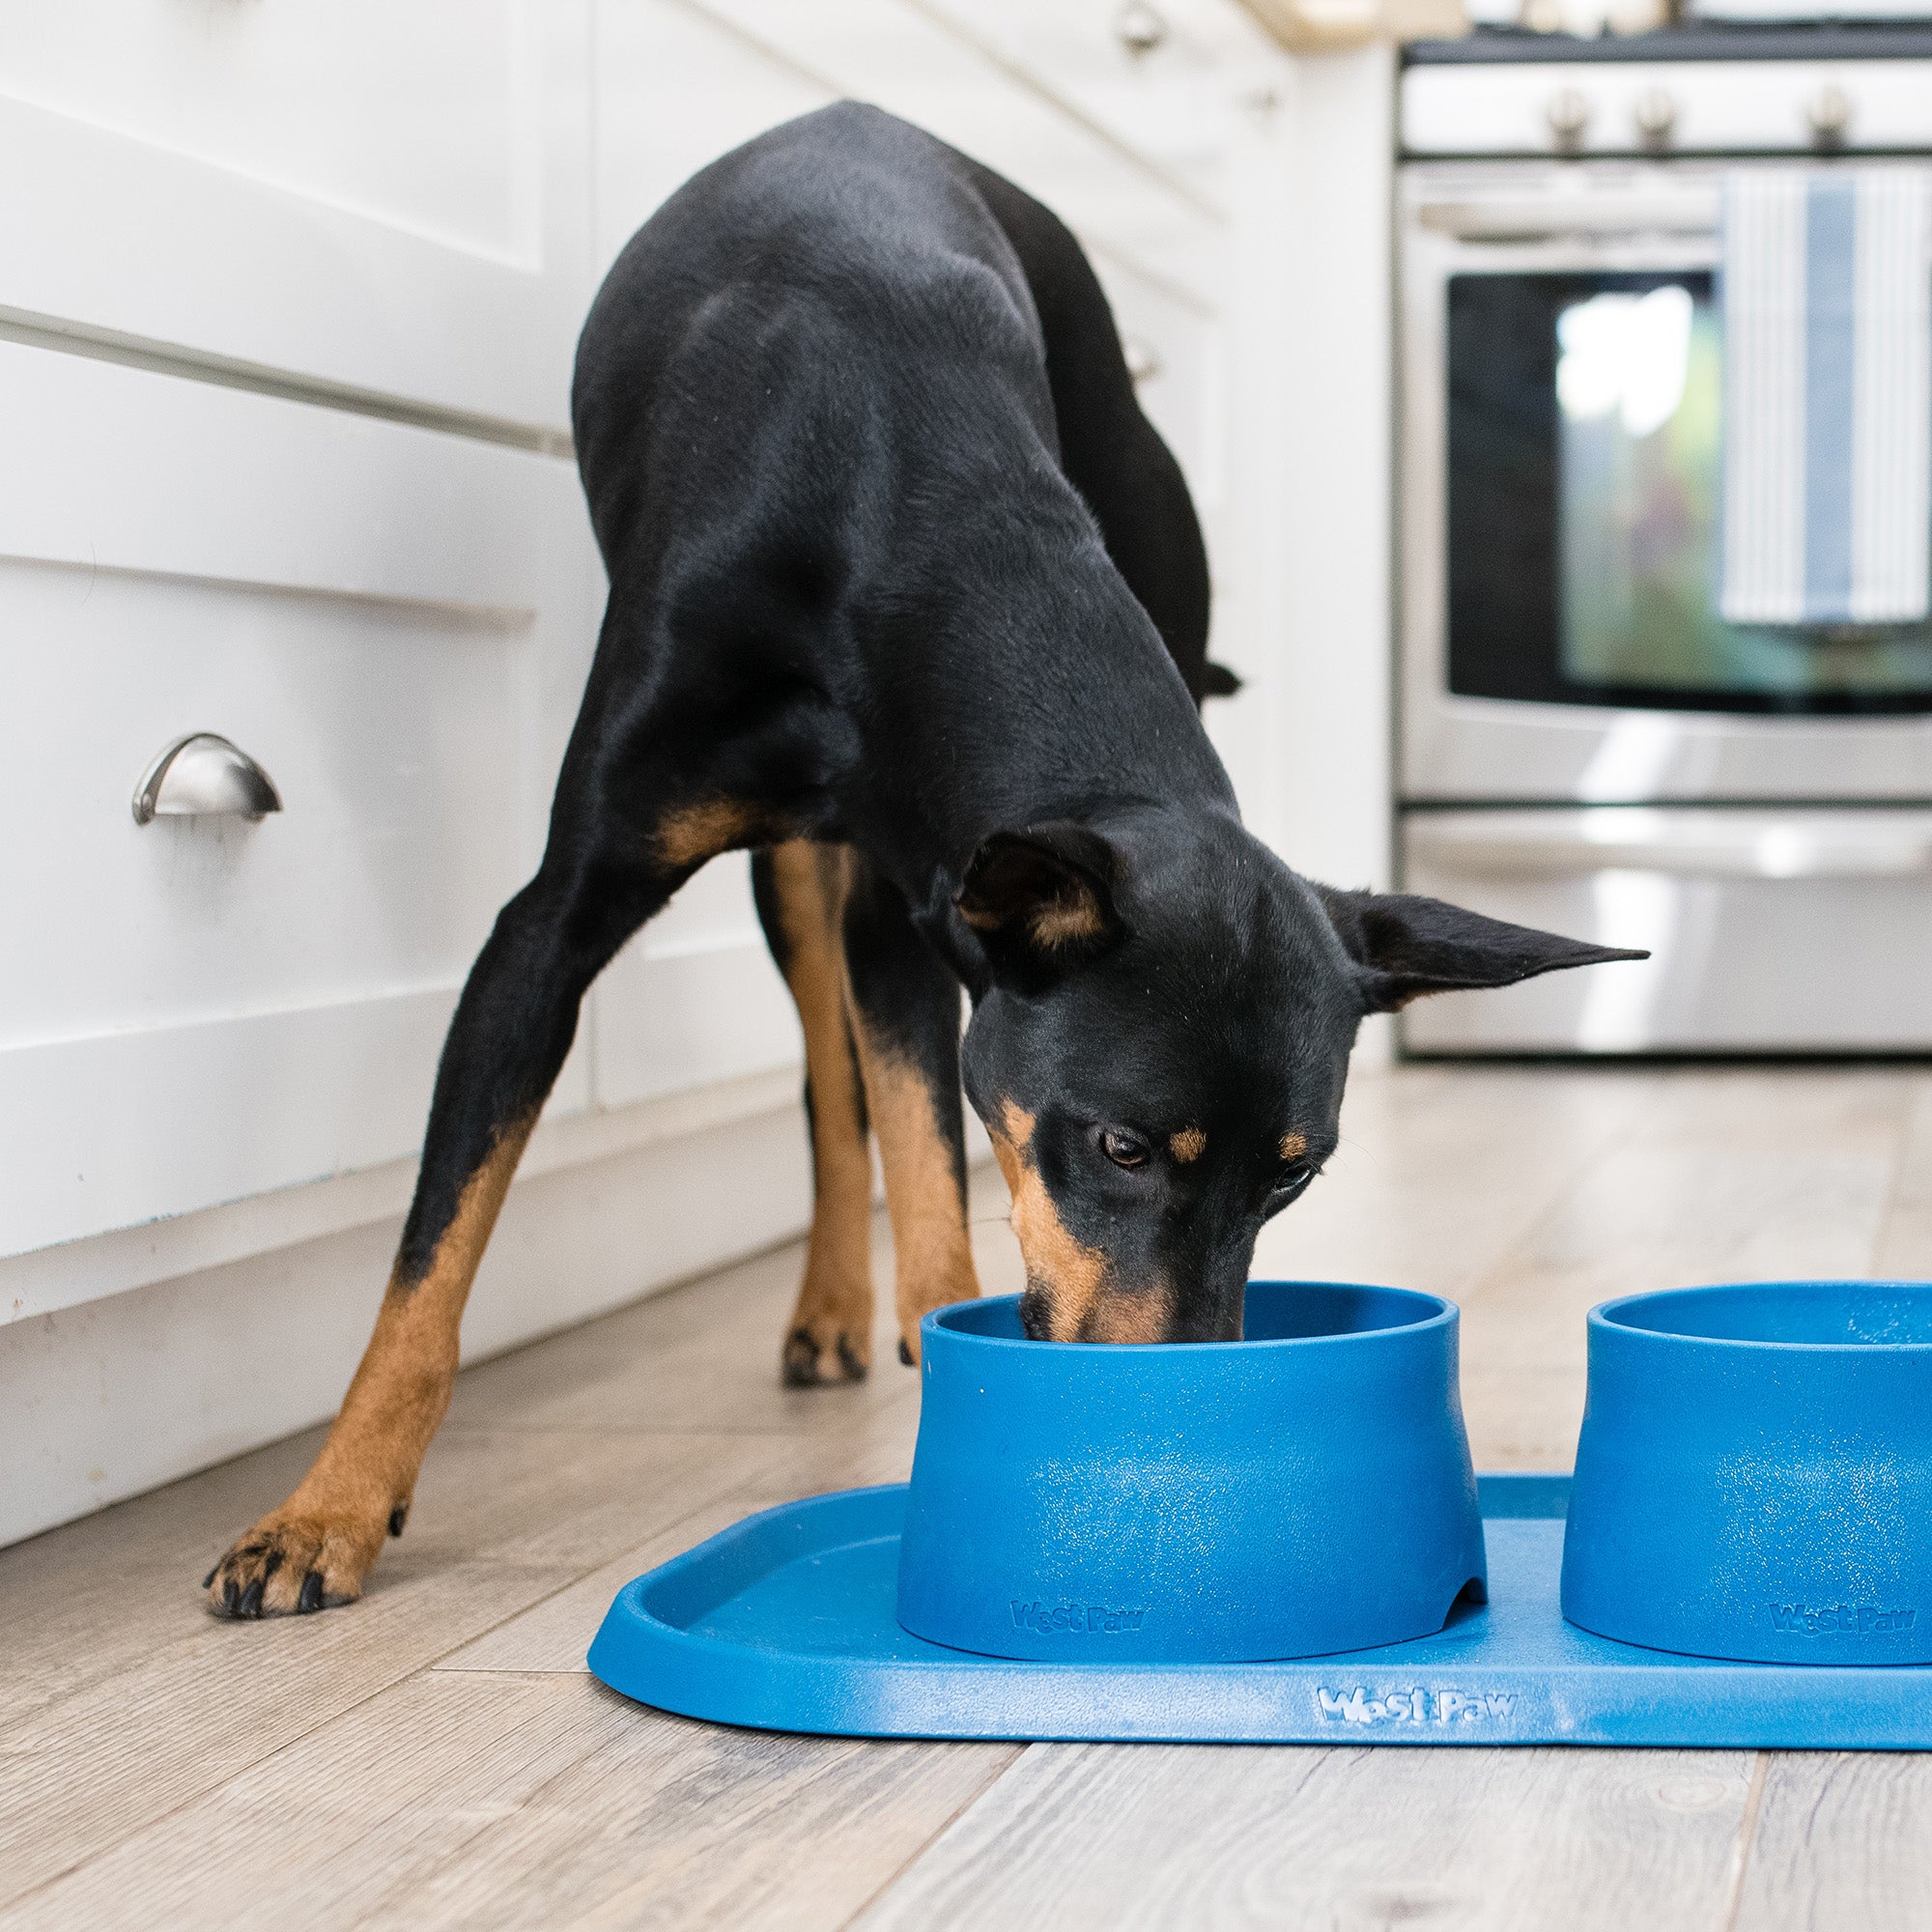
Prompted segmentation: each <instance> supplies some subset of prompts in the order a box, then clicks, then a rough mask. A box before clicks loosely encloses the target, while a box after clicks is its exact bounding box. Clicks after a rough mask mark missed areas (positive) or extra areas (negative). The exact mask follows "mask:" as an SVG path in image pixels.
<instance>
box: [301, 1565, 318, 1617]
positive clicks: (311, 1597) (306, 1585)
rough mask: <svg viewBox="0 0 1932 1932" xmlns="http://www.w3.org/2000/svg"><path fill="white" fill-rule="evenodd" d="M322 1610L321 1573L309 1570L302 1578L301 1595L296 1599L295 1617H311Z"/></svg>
mask: <svg viewBox="0 0 1932 1932" xmlns="http://www.w3.org/2000/svg"><path fill="white" fill-rule="evenodd" d="M321 1608H322V1572H321V1571H320V1570H311V1571H310V1572H309V1573H308V1575H307V1576H306V1577H303V1578H302V1586H301V1595H300V1596H298V1598H297V1599H296V1615H297V1616H298V1617H307V1616H313V1615H314V1614H315V1612H316V1611H317V1610H319V1609H321Z"/></svg>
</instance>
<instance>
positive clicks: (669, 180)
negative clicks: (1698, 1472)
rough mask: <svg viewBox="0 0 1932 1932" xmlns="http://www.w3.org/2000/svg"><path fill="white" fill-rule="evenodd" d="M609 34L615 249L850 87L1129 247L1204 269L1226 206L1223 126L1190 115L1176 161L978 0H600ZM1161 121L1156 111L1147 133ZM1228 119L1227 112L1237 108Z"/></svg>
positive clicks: (602, 212)
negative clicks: (1067, 88)
mask: <svg viewBox="0 0 1932 1932" xmlns="http://www.w3.org/2000/svg"><path fill="white" fill-rule="evenodd" d="M597 32H598V45H599V60H598V76H597V92H598V127H599V133H598V160H597V176H598V200H599V211H598V223H597V244H598V257H599V260H600V261H601V262H608V261H609V260H610V259H611V255H613V254H614V253H615V251H616V249H617V248H618V247H620V246H621V245H622V243H623V242H624V241H625V240H626V239H628V237H629V236H630V234H631V232H632V230H633V229H635V228H636V227H637V225H638V224H639V222H640V221H642V220H643V219H644V217H645V216H646V215H647V214H649V213H650V212H651V210H652V209H653V208H654V207H656V206H657V204H658V203H659V202H660V201H662V200H663V198H664V197H665V196H666V195H667V194H668V193H669V192H670V190H671V189H672V188H674V187H676V186H677V185H678V184H679V183H680V182H681V181H682V180H683V179H684V178H685V177H686V176H687V175H688V174H690V173H691V172H692V170H693V169H695V168H696V167H698V166H700V165H702V164H703V163H704V162H706V161H709V160H712V159H714V158H715V157H716V156H719V155H721V154H723V153H725V151H726V150H727V149H729V148H732V147H735V146H736V145H737V144H738V143H739V142H740V141H743V140H746V139H748V138H749V137H750V136H751V135H753V134H754V133H756V132H758V131H759V130H760V129H761V128H767V127H770V126H771V125H773V124H774V123H775V122H778V121H781V120H785V119H787V118H788V117H790V116H791V115H794V114H800V113H805V112H807V111H809V110H810V109H811V108H813V107H817V106H822V105H823V104H824V103H825V102H826V101H828V100H831V99H838V97H839V96H841V95H850V96H852V97H854V98H856V99H863V100H871V101H876V102H877V103H878V105H879V106H881V107H884V108H887V109H889V110H890V111H891V112H893V113H895V114H900V115H903V116H904V117H905V118H906V119H907V120H909V121H913V122H916V123H917V124H918V125H919V126H920V127H922V128H929V129H930V130H931V131H932V132H933V133H934V134H937V135H938V136H939V137H940V139H942V140H945V141H951V142H952V143H954V144H955V145H957V146H959V147H961V148H963V149H965V150H966V151H967V152H969V153H971V154H972V155H974V156H977V157H978V158H979V159H980V160H982V161H984V162H986V163H987V164H988V165H989V166H991V167H995V168H998V169H999V170H1000V171H1001V172H1002V173H1004V174H1006V175H1008V176H1009V177H1010V178H1011V179H1012V180H1013V181H1014V182H1016V183H1018V184H1019V185H1020V186H1022V187H1024V188H1026V189H1027V190H1028V191H1029V192H1030V193H1032V194H1036V195H1037V196H1039V197H1040V199H1041V200H1043V201H1045V202H1046V203H1047V204H1048V205H1049V206H1050V207H1051V208H1053V209H1054V211H1055V212H1056V213H1059V214H1060V215H1061V216H1062V217H1063V218H1064V219H1065V221H1066V222H1067V223H1068V224H1069V226H1071V227H1072V228H1074V229H1075V230H1077V231H1078V232H1079V234H1080V235H1081V237H1082V239H1083V240H1085V241H1088V242H1090V243H1091V244H1093V245H1094V246H1095V247H1097V248H1100V249H1103V250H1106V251H1108V252H1110V253H1112V254H1114V255H1116V256H1119V257H1121V258H1122V259H1123V260H1126V261H1128V262H1134V263H1139V264H1142V265H1144V266H1145V265H1157V266H1158V268H1159V270H1161V271H1162V272H1165V273H1173V272H1177V271H1179V272H1183V273H1188V274H1191V273H1192V272H1193V271H1194V263H1195V260H1196V256H1197V253H1198V251H1199V250H1200V249H1201V247H1202V244H1203V242H1204V240H1205V239H1206V238H1208V237H1211V236H1213V235H1214V234H1215V233H1217V232H1218V230H1219V228H1220V227H1221V225H1222V223H1223V222H1224V220H1225V211H1224V209H1223V208H1222V206H1221V203H1220V201H1219V199H1218V195H1217V193H1216V192H1215V191H1210V189H1209V188H1208V187H1206V186H1204V185H1202V184H1203V183H1204V182H1206V181H1208V179H1209V178H1210V176H1211V175H1212V173H1213V167H1212V166H1210V165H1209V159H1210V158H1211V159H1212V160H1213V161H1215V162H1216V163H1217V162H1218V156H1217V155H1214V154H1213V151H1212V147H1211V143H1210V144H1209V145H1208V149H1207V151H1206V157H1204V150H1203V149H1201V148H1199V147H1197V146H1195V145H1194V143H1193V134H1194V132H1198V131H1200V129H1201V128H1202V127H1203V126H1204V125H1207V124H1202V123H1199V122H1194V121H1190V129H1191V131H1190V134H1189V136H1188V139H1187V141H1186V142H1185V143H1184V144H1183V145H1185V146H1187V148H1188V155H1187V158H1186V161H1185V164H1184V165H1181V164H1176V163H1173V162H1171V161H1170V160H1169V159H1168V158H1167V157H1166V156H1163V155H1162V154H1161V153H1159V152H1157V151H1156V149H1155V148H1152V147H1149V146H1146V145H1144V144H1141V143H1138V142H1129V141H1128V140H1126V139H1124V138H1122V135H1121V134H1119V133H1117V132H1116V131H1115V130H1114V128H1110V127H1108V126H1106V125H1104V124H1102V123H1100V122H1099V121H1098V120H1097V119H1096V118H1094V117H1093V116H1092V115H1090V113H1089V112H1088V110H1087V109H1086V108H1085V107H1083V106H1081V105H1079V104H1078V102H1077V101H1076V100H1075V99H1073V98H1071V97H1069V96H1063V95H1062V94H1061V93H1060V92H1059V91H1058V90H1057V89H1056V88H1055V87H1052V86H1049V85H1047V84H1046V83H1045V81H1044V80H1043V79H1042V78H1041V75H1040V74H1039V73H1037V72H1031V71H1025V70H1022V69H1020V68H1019V67H1018V66H1017V64H1016V62H1015V61H1014V58H1013V56H1012V54H1011V53H1010V52H1009V50H1008V48H1007V47H1005V46H1003V45H1002V44H1001V43H1000V40H999V37H998V36H997V35H996V34H988V33H982V32H981V31H980V27H979V26H978V25H977V24H976V22H975V19H974V17H973V16H972V14H971V12H970V10H968V9H964V8H952V7H950V6H949V7H948V8H947V9H946V10H945V11H944V12H943V13H942V11H941V10H940V9H939V8H937V7H925V6H919V7H914V6H907V5H903V4H897V0H841V3H840V4H839V5H838V6H836V7H825V6H811V7H801V6H799V5H797V4H796V0H689V4H688V5H687V4H686V0H600V4H599V8H598V15H597ZM1193 71H1195V72H1196V73H1197V75H1198V72H1199V71H1200V70H1199V68H1198V66H1197V67H1196V68H1195V69H1194V70H1193ZM1155 91H1156V92H1158V89H1156V90H1155ZM1129 92H1130V93H1131V94H1133V95H1134V96H1135V97H1136V98H1139V97H1140V96H1142V95H1144V94H1145V93H1146V92H1147V90H1146V89H1145V88H1144V87H1142V86H1141V85H1140V84H1139V83H1138V82H1135V83H1134V84H1133V85H1132V86H1131V87H1130V89H1129ZM1188 98H1189V99H1193V98H1194V97H1193V96H1192V95H1190V96H1189V97H1188ZM1148 125H1149V124H1148V120H1147V118H1146V117H1145V116H1142V117H1141V120H1140V129H1141V132H1142V133H1143V134H1145V133H1146V131H1147V128H1148ZM1212 125H1213V126H1216V127H1225V126H1226V113H1225V110H1223V112H1222V113H1221V114H1220V115H1218V116H1217V117H1216V119H1215V121H1214V122H1213V123H1212Z"/></svg>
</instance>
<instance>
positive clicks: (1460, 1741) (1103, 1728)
mask: <svg viewBox="0 0 1932 1932" xmlns="http://www.w3.org/2000/svg"><path fill="white" fill-rule="evenodd" d="M1480 1487H1481V1494H1482V1507H1483V1517H1484V1526H1485V1532H1486V1535H1487V1539H1488V1543H1489V1561H1490V1602H1489V1604H1488V1605H1474V1604H1467V1603H1464V1604H1459V1605H1457V1608H1456V1610H1455V1611H1454V1613H1453V1614H1452V1615H1451V1617H1450V1620H1449V1623H1448V1626H1447V1627H1446V1628H1445V1629H1444V1630H1442V1631H1440V1632H1439V1633H1437V1634H1435V1635H1434V1636H1425V1637H1417V1638H1414V1639H1413V1640H1411V1641H1409V1642H1406V1643H1396V1644H1388V1645H1385V1646H1383V1647H1382V1648H1380V1649H1378V1650H1357V1651H1348V1652H1344V1653H1342V1654H1341V1655H1339V1656H1333V1657H1319V1658H1300V1659H1294V1660H1292V1661H1288V1662H1274V1663H1205V1664H1203V1663H1194V1664H1168V1663H1110V1662H1108V1661H1107V1638H1108V1630H1107V1618H1108V1616H1109V1615H1110V1614H1112V1615H1113V1616H1114V1618H1115V1621H1116V1625H1117V1626H1118V1621H1119V1611H1120V1607H1121V1606H1118V1605H1084V1604H1082V1605H1075V1604H1065V1605H1062V1604H1035V1603H1030V1602H1029V1603H1026V1604H1015V1605H1012V1606H1011V1614H1013V1615H1014V1616H1015V1617H1019V1616H1025V1617H1027V1618H1029V1619H1030V1620H1032V1626H1033V1627H1034V1628H1040V1627H1042V1620H1043V1623H1044V1626H1045V1627H1050V1628H1052V1629H1054V1630H1055V1631H1056V1632H1060V1633H1064V1634H1065V1639H1066V1651H1065V1662H1046V1663H1040V1662H1017V1661H1013V1660H1009V1659H1005V1658H995V1657H979V1656H975V1655H973V1654H971V1653H969V1652H966V1651H959V1650H949V1649H947V1648H945V1647H944V1646H943V1645H940V1644H935V1643H926V1642H924V1641H923V1640H922V1639H921V1638H919V1637H916V1636H912V1635H910V1634H907V1633H906V1632H905V1631H903V1630H901V1629H900V1628H899V1625H898V1623H897V1620H896V1618H895V1599H896V1593H897V1586H898V1549H899V1525H900V1523H901V1521H902V1520H903V1517H904V1510H905V1490H904V1487H903V1486H902V1485H894V1486H892V1487H889V1488H885V1489H876V1490H848V1491H844V1492H841V1493H839V1494H837V1495H829V1496H817V1497H812V1498H810V1499H809V1500H808V1501H805V1502H799V1503H789V1504H786V1505H784V1506H783V1507H782V1508H780V1509H773V1510H765V1511H763V1512H762V1513H761V1514H759V1515H757V1516H753V1517H748V1518H747V1519H746V1520H744V1521H743V1522H741V1523H738V1524H736V1525H735V1526H734V1527H732V1528H730V1529H727V1530H725V1531H724V1532H723V1533H722V1534H720V1535H718V1536H714V1537H712V1538H711V1539H710V1540H709V1541H708V1542H705V1543H701V1544H699V1545H698V1546H697V1548H696V1549H693V1550H690V1551H688V1552H687V1553H686V1554H684V1555H683V1556H679V1557H676V1558H674V1559H673V1560H672V1561H671V1562H669V1563H667V1564H664V1565H662V1566H661V1567H660V1568H658V1569H656V1570H653V1571H650V1572H649V1573H648V1574H647V1575H645V1576H642V1577H639V1578H638V1579H637V1580H636V1581H635V1582H632V1583H627V1584H626V1585H625V1586H624V1588H623V1589H622V1590H621V1591H619V1592H618V1595H617V1600H616V1602H615V1603H614V1604H612V1605H611V1609H610V1612H609V1614H608V1615H607V1616H606V1617H605V1619H604V1623H603V1627H602V1628H601V1629H600V1630H599V1631H598V1633H597V1636H596V1640H595V1641H594V1642H593V1643H592V1644H591V1646H590V1668H591V1669H592V1671H594V1672H595V1673H596V1675H597V1676H599V1677H600V1678H602V1679H603V1681H604V1682H605V1683H606V1684H608V1685H610V1686H611V1689H612V1690H620V1691H622V1692H623V1693H624V1694H625V1695H626V1696H630V1697H635V1698H638V1699H639V1701H640V1702H642V1703H646V1704H652V1705H655V1706H657V1707H658V1708H659V1709H661V1710H666V1711H674V1712H677V1713H680V1714H681V1715H683V1716H685V1717H690V1718H704V1719H711V1720H713V1721H715V1722H718V1723H726V1724H747V1725H752V1726H754V1727H756V1728H758V1729H761V1730H775V1731H816V1732H824V1733H830V1734H833V1735H837V1736H846V1737H911V1738H1005V1739H1016V1740H1044V1739H1090V1740H1116V1741H1128V1740H1166V1741H1169V1742H1176V1743H1185V1742H1199V1743H1226V1744H1234V1743H1255V1744H1265V1743H1280V1744H1323V1743H1341V1744H1400V1745H1529V1744H1573V1745H1708V1746H1727V1747H1739V1748H1747V1747H1784V1748H1818V1749H1836V1750H1913V1749H1928V1748H1932V1665H1918V1666H1875V1667H1869V1668H1856V1667H1848V1666H1841V1665H1827V1664H1812V1665H1806V1664H1783V1663H1723V1662H1711V1661H1708V1660H1705V1659H1700V1658H1692V1657H1679V1656H1674V1655H1672V1654H1671V1653H1669V1652H1667V1651H1658V1650H1642V1649H1639V1648H1637V1647H1636V1646H1635V1645H1633V1644H1622V1643H1613V1642H1611V1641H1610V1640H1609V1639H1608V1638H1606V1637H1599V1636H1592V1635H1590V1634H1588V1633H1587V1632H1584V1631H1580V1630H1577V1628H1575V1627H1574V1626H1573V1625H1570V1624H1566V1623H1565V1622H1564V1621H1563V1618H1562V1615H1561V1612H1560V1611H1559V1609H1558V1607H1557V1583H1558V1577H1559V1573H1560V1571H1561V1567H1562V1561H1563V1518H1564V1510H1565V1505H1566V1502H1567V1498H1568V1493H1569V1478H1568V1477H1564V1476H1511V1475H1501V1476H1484V1477H1483V1478H1482V1479H1481V1486H1480ZM1354 1528H1355V1531H1356V1532H1358V1533H1360V1534H1363V1535H1372V1536H1392V1535H1399V1534H1400V1530H1401V1525H1400V1524H1398V1523H1384V1522H1369V1523H1363V1524H1359V1525H1355V1526H1354ZM1349 1533H1350V1526H1349V1525H1344V1524H1338V1525H1337V1534H1338V1535H1346V1534H1349ZM1096 1610H1097V1611H1098V1612H1099V1614H1098V1617H1097V1618H1096V1617H1095V1615H1094V1612H1095V1611H1096Z"/></svg>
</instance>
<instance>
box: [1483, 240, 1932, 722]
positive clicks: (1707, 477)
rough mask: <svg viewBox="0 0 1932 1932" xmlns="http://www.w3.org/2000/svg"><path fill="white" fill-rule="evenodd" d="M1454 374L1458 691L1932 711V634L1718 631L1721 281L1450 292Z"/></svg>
mask: <svg viewBox="0 0 1932 1932" xmlns="http://www.w3.org/2000/svg"><path fill="white" fill-rule="evenodd" d="M1448 376H1449V670H1450V676H1449V683H1450V689H1451V690H1452V691H1456V692H1461V693H1464V694H1466V695H1468V696H1484V697H1517V698H1532V699H1538V700H1541V701H1544V702H1551V701H1554V702H1559V703H1562V702H1568V703H1574V704H1619V705H1633V704H1634V705H1652V706H1661V707H1667V708H1672V709H1695V710H1730V711H1793V712H1847V711H1923V710H1932V624H1928V623H1920V624H1914V625H1890V626H1878V627H1869V626H1850V625H1847V626H1832V627H1829V628H1821V627H1817V626H1792V627H1789V628H1786V627H1771V628H1767V627H1754V626H1743V625H1736V624H1726V623H1725V622H1723V620H1722V619H1721V618H1720V617H1719V615H1718V609H1717V595H1718V555H1719V539H1720V529H1721V504H1720V494H1719V493H1720V483H1721V473H1722V450H1723V441H1722V438H1723V411H1722V403H1723V340H1722V331H1721V327H1720V326H1719V315H1718V311H1717V308H1716V305H1715V303H1714V300H1713V296H1712V287H1711V277H1710V275H1709V274H1707V273H1685V274H1674V275H1657V274H1628V273H1598V274H1468V275H1458V276H1455V277H1453V278H1452V279H1451V281H1450V283H1449V370H1448ZM1928 541H1932V533H1928Z"/></svg>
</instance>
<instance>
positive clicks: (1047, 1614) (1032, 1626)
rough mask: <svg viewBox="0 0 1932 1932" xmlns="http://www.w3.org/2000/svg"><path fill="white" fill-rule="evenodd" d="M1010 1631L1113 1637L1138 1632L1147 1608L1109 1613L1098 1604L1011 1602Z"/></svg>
mask: <svg viewBox="0 0 1932 1932" xmlns="http://www.w3.org/2000/svg"><path fill="white" fill-rule="evenodd" d="M1012 1608H1013V1628H1014V1629H1015V1630H1030V1631H1039V1632H1041V1633H1043V1634H1045V1633H1055V1632H1063V1631H1064V1632H1065V1634H1067V1635H1069V1636H1072V1635H1075V1634H1078V1635H1082V1636H1089V1635H1095V1636H1097V1635H1101V1634H1107V1635H1114V1634H1118V1633H1120V1632H1122V1631H1137V1630H1139V1629H1140V1627H1141V1619H1142V1618H1144V1617H1145V1616H1146V1615H1147V1609H1146V1606H1145V1605H1143V1606H1142V1607H1141V1608H1140V1609H1137V1610H1115V1609H1108V1608H1106V1607H1105V1606H1104V1605H1100V1604H1042V1603H1038V1602H1035V1603H1023V1602H1022V1601H1021V1600H1020V1599H1019V1598H1017V1597H1015V1598H1014V1599H1013V1600H1012Z"/></svg>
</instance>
